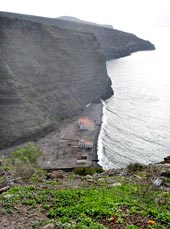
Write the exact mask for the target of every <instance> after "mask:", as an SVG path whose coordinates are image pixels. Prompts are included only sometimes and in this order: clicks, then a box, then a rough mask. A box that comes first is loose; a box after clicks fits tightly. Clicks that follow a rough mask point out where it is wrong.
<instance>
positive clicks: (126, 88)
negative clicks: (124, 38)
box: [98, 26, 170, 169]
mask: <svg viewBox="0 0 170 229" xmlns="http://www.w3.org/2000/svg"><path fill="white" fill-rule="evenodd" d="M145 38H147V39H148V37H145ZM148 40H150V41H151V42H152V43H154V44H155V46H156V50H155V51H144V52H137V53H134V54H132V55H131V56H128V57H124V58H120V59H116V60H112V61H108V62H107V71H108V75H109V77H110V78H111V80H112V87H113V90H114V96H112V97H111V98H109V99H108V100H107V101H105V104H104V108H103V123H102V127H101V131H100V135H99V140H98V158H99V164H100V165H101V166H102V167H103V168H104V169H112V168H123V167H126V166H127V165H128V164H130V163H135V162H139V163H143V164H150V163H156V162H160V161H162V160H163V159H164V157H166V156H169V155H170V66H169V64H170V63H169V51H170V42H169V41H170V27H165V26H164V27H163V26H162V27H159V28H154V30H153V31H151V33H150V39H148Z"/></svg>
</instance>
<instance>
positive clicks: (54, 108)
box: [0, 15, 113, 149]
mask: <svg viewBox="0 0 170 229" xmlns="http://www.w3.org/2000/svg"><path fill="white" fill-rule="evenodd" d="M112 94H113V91H112V89H111V82H110V79H109V77H108V76H107V71H106V63H105V57H104V55H103V54H102V52H101V49H100V45H99V43H98V41H97V39H96V37H95V36H94V35H93V34H91V33H83V32H79V31H73V30H68V29H63V28H59V27H57V26H51V25H49V24H46V25H45V24H42V23H36V22H31V21H28V20H23V19H17V18H16V19H15V18H9V17H4V16H2V15H1V16H0V149H2V148H6V147H8V146H11V145H14V144H18V143H21V142H24V141H27V140H30V139H35V138H36V137H37V136H38V137H40V136H41V135H44V134H46V133H47V132H49V131H51V130H52V129H54V128H56V127H57V126H59V125H60V122H61V121H62V120H63V119H65V118H66V117H70V116H73V115H75V114H77V113H78V112H79V111H80V110H81V109H82V108H83V107H84V106H85V105H86V104H88V103H89V102H99V101H100V99H106V98H108V97H110V96H111V95H112Z"/></svg>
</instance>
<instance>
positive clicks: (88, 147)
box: [78, 140, 93, 150]
mask: <svg viewBox="0 0 170 229" xmlns="http://www.w3.org/2000/svg"><path fill="white" fill-rule="evenodd" d="M78 148H79V149H86V150H91V149H92V148H93V142H92V141H84V140H81V141H80V142H79V143H78Z"/></svg>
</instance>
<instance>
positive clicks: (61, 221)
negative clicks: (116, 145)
mask: <svg viewBox="0 0 170 229" xmlns="http://www.w3.org/2000/svg"><path fill="white" fill-rule="evenodd" d="M145 188H147V187H143V186H142V185H139V184H135V183H133V182H132V183H128V182H125V181H124V182H122V185H121V186H115V187H113V188H108V187H102V188H99V187H89V188H84V189H82V188H80V189H74V190H73V189H66V190H56V189H54V188H53V187H51V188H48V189H42V188H37V187H36V185H35V184H34V185H26V186H16V187H12V188H11V189H10V190H9V191H8V192H6V193H5V194H3V195H2V196H1V197H0V203H1V205H2V206H3V209H4V212H5V211H7V210H8V212H11V214H12V212H13V211H15V209H16V208H18V209H19V208H24V206H25V207H26V206H28V207H30V208H34V209H37V210H38V211H40V212H42V213H43V214H44V215H45V216H46V217H45V219H44V220H41V221H39V222H38V221H37V222H34V226H33V228H40V225H44V224H46V223H47V222H49V221H50V222H54V223H55V224H56V228H92V229H93V228H96V229H98V228H101V229H102V228H107V225H110V226H111V225H114V224H115V225H116V224H117V225H119V224H122V225H126V228H127V229H130V228H133V229H135V228H136V229H137V228H140V226H139V227H138V226H137V225H135V224H134V225H133V224H131V225H130V224H129V223H128V222H129V221H128V220H127V219H129V218H133V217H138V215H139V216H140V217H143V219H144V221H145V224H146V222H147V221H148V220H149V219H151V220H153V222H155V223H154V225H152V227H151V226H149V225H148V227H144V228H164V229H166V228H168V227H170V211H169V210H170V208H169V206H170V194H169V193H166V192H162V191H155V190H149V191H148V194H147V195H145V196H143V191H144V189H145ZM147 190H148V189H147ZM7 194H10V195H9V197H8V198H6V197H5V196H6V195H7ZM157 199H159V200H160V201H159V203H158V202H157V201H156V200H157ZM9 210H10V211H9ZM4 214H5V213H4ZM113 215H114V217H115V218H116V221H115V222H112V220H110V219H111V217H112V216H113ZM105 222H106V223H105ZM105 224H106V225H105ZM143 224H144V222H143ZM61 226H62V227H61Z"/></svg>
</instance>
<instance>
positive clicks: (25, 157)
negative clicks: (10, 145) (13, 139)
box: [10, 143, 41, 178]
mask: <svg viewBox="0 0 170 229" xmlns="http://www.w3.org/2000/svg"><path fill="white" fill-rule="evenodd" d="M40 155H41V151H40V150H38V149H37V148H36V146H35V145H33V144H32V143H28V144H27V145H25V146H23V147H20V148H18V149H17V150H15V151H14V152H13V153H12V154H11V159H10V160H11V162H12V165H13V166H14V171H15V176H20V177H23V178H28V177H31V176H32V175H33V174H34V173H36V172H37V170H38V169H39V168H38V164H37V160H38V157H39V156H40Z"/></svg>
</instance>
